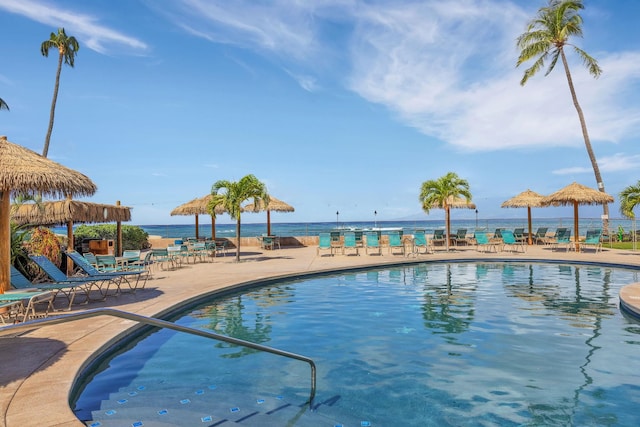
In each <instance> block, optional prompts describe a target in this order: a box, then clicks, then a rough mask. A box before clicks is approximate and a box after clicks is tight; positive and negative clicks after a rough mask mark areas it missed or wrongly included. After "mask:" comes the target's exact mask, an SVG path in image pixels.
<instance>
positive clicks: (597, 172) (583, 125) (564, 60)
mask: <svg viewBox="0 0 640 427" xmlns="http://www.w3.org/2000/svg"><path fill="white" fill-rule="evenodd" d="M560 56H561V57H562V65H564V71H565V74H566V75H567V83H569V90H570V91H571V99H572V100H573V105H574V106H575V107H576V111H577V112H578V118H579V119H580V127H581V128H582V136H583V137H584V145H585V147H586V148H587V154H588V155H589V160H591V166H592V167H593V174H594V175H595V177H596V183H597V185H598V190H600V191H601V192H603V193H605V190H604V182H602V176H601V175H600V168H599V167H598V161H597V160H596V155H595V154H594V152H593V148H592V147H591V140H590V139H589V132H587V123H586V121H585V120H584V113H583V112H582V108H581V107H580V104H579V103H578V96H577V95H576V90H575V88H574V87H573V79H572V78H571V72H570V71H569V64H568V63H567V57H566V56H565V54H564V50H560ZM602 211H603V212H602V213H603V214H604V217H603V218H604V219H603V221H602V226H603V228H604V230H605V231H606V230H608V229H609V205H608V204H607V203H605V204H603V205H602ZM576 237H577V236H576Z"/></svg>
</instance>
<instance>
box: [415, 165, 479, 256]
mask: <svg viewBox="0 0 640 427" xmlns="http://www.w3.org/2000/svg"><path fill="white" fill-rule="evenodd" d="M461 198H464V199H465V200H466V202H467V203H469V202H470V201H471V191H470V190H469V182H467V180H465V179H462V178H460V177H459V176H458V175H457V174H455V173H453V172H449V173H447V174H446V175H444V176H441V177H440V178H438V179H436V180H429V181H425V182H423V183H422V189H421V190H420V203H422V210H423V211H425V213H427V214H428V213H429V211H430V210H431V208H442V209H444V212H445V223H446V230H447V238H446V240H447V250H449V236H450V234H451V230H450V229H451V205H452V203H454V202H455V201H456V200H460V199H461Z"/></svg>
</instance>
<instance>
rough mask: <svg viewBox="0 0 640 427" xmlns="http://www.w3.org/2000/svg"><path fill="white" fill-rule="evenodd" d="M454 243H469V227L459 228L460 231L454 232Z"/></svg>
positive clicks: (456, 244)
mask: <svg viewBox="0 0 640 427" xmlns="http://www.w3.org/2000/svg"><path fill="white" fill-rule="evenodd" d="M451 240H452V241H453V244H454V245H455V246H458V245H468V244H469V240H468V239H467V229H466V228H459V229H458V231H456V234H454V235H453V236H452V239H451Z"/></svg>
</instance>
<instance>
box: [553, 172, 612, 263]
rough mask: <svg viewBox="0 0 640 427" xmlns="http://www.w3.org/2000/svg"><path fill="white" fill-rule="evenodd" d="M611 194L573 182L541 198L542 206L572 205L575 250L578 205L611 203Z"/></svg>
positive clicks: (578, 246) (577, 245)
mask: <svg viewBox="0 0 640 427" xmlns="http://www.w3.org/2000/svg"><path fill="white" fill-rule="evenodd" d="M613 200H614V199H613V196H610V195H609V194H607V193H603V192H602V191H598V190H595V189H593V188H591V187H587V186H585V185H582V184H578V183H577V182H574V183H573V184H570V185H567V186H566V187H564V188H562V189H560V190H558V191H556V192H555V193H552V194H549V195H548V196H547V197H543V198H542V205H543V206H560V205H564V206H566V205H573V228H574V234H575V235H574V239H575V242H576V252H579V251H580V239H579V235H578V205H602V204H604V203H613Z"/></svg>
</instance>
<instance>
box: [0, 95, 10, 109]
mask: <svg viewBox="0 0 640 427" xmlns="http://www.w3.org/2000/svg"><path fill="white" fill-rule="evenodd" d="M3 109H4V110H7V111H9V105H8V104H7V103H6V102H4V99H2V98H0V110H3Z"/></svg>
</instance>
